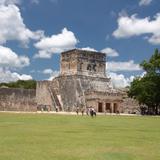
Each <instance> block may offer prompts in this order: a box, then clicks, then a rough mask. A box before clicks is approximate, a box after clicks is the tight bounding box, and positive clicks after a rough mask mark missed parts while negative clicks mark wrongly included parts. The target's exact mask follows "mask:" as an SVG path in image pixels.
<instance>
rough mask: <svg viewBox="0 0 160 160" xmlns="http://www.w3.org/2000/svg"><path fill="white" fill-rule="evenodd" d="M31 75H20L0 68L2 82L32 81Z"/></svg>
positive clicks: (0, 80)
mask: <svg viewBox="0 0 160 160" xmlns="http://www.w3.org/2000/svg"><path fill="white" fill-rule="evenodd" d="M30 79H32V76H31V75H26V74H18V73H16V72H11V71H10V70H6V69H4V68H1V67H0V82H14V81H17V80H30Z"/></svg>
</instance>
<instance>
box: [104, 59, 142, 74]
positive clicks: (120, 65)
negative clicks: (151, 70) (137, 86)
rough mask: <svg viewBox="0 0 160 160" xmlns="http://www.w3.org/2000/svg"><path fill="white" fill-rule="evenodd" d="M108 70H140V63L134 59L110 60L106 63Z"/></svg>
mask: <svg viewBox="0 0 160 160" xmlns="http://www.w3.org/2000/svg"><path fill="white" fill-rule="evenodd" d="M106 66H107V70H108V71H140V70H141V68H140V66H139V64H136V63H134V61H133V60H130V61H128V62H115V61H110V62H107V63H106Z"/></svg>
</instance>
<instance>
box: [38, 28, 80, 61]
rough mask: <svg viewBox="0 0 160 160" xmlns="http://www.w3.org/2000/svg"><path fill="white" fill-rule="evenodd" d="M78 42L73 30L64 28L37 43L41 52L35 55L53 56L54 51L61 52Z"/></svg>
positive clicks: (71, 47)
mask: <svg viewBox="0 0 160 160" xmlns="http://www.w3.org/2000/svg"><path fill="white" fill-rule="evenodd" d="M77 43H78V40H77V39H76V37H75V35H74V33H73V32H71V31H68V30H67V28H64V29H63V30H62V32H61V33H59V34H57V35H52V36H51V37H44V38H42V39H41V40H40V41H39V42H37V43H36V44H35V47H36V48H37V49H39V52H38V53H37V54H36V55H35V57H36V58H51V56H52V54H54V53H61V52H63V51H66V50H69V49H73V48H75V45H76V44H77Z"/></svg>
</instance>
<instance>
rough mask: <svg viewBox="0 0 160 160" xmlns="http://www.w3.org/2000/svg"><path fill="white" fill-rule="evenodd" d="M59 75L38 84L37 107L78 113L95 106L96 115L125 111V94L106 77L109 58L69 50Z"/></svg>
mask: <svg viewBox="0 0 160 160" xmlns="http://www.w3.org/2000/svg"><path fill="white" fill-rule="evenodd" d="M60 66H61V67H60V75H59V76H58V77H56V78H54V79H53V80H52V81H51V82H48V81H39V82H37V90H36V98H37V105H38V106H44V105H45V106H47V107H48V108H49V110H56V109H58V110H59V111H61V110H63V111H75V110H76V109H77V108H78V109H86V108H88V107H91V106H92V107H94V108H95V110H96V111H97V112H110V113H117V112H123V107H122V103H123V94H122V92H120V91H118V90H116V89H113V87H112V85H111V80H110V78H108V77H107V76H106V55H105V54H103V53H98V52H92V51H84V50H79V49H74V50H70V51H67V52H63V53H62V54H61V64H60Z"/></svg>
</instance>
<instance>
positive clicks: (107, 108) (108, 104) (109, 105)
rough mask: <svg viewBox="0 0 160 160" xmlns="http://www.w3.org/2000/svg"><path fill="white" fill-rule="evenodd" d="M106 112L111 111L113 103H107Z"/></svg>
mask: <svg viewBox="0 0 160 160" xmlns="http://www.w3.org/2000/svg"><path fill="white" fill-rule="evenodd" d="M105 109H106V112H108V113H111V104H110V103H106V108H105Z"/></svg>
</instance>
